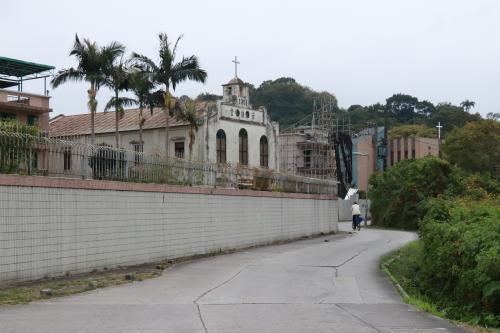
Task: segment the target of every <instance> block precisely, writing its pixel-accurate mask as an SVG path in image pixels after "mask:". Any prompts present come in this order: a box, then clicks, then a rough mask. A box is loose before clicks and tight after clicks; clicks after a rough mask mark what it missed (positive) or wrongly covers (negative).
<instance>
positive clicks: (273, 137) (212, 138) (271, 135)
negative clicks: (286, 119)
mask: <svg viewBox="0 0 500 333" xmlns="http://www.w3.org/2000/svg"><path fill="white" fill-rule="evenodd" d="M218 110H219V112H218V114H217V116H216V117H212V118H210V119H209V121H208V122H207V125H208V126H203V127H202V129H201V130H200V131H199V134H198V135H199V137H200V138H202V139H201V140H199V141H200V143H199V146H198V151H199V152H200V154H201V151H202V150H203V149H205V150H206V146H205V147H203V145H204V144H205V145H206V143H205V140H204V138H205V137H206V138H207V139H208V151H207V152H206V153H205V155H207V157H208V160H209V161H210V162H214V163H216V162H217V150H216V143H217V131H218V130H219V129H222V130H224V132H225V133H226V159H227V162H228V163H230V164H232V165H237V164H238V163H239V133H240V130H241V129H245V130H246V131H247V134H248V166H250V167H260V138H261V137H262V136H263V135H265V136H266V137H267V140H268V147H269V151H268V152H269V168H270V169H272V170H278V169H279V167H278V147H277V144H278V142H277V140H278V134H279V126H278V124H277V123H274V122H271V121H270V120H269V118H268V116H267V113H266V111H265V110H264V109H261V110H254V109H251V108H245V107H242V106H229V105H223V104H221V103H219V105H218ZM236 110H239V111H240V116H239V117H237V116H236ZM246 112H249V118H246ZM231 114H232V116H231ZM242 115H243V116H242ZM207 130H208V135H207Z"/></svg>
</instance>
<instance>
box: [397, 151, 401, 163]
mask: <svg viewBox="0 0 500 333" xmlns="http://www.w3.org/2000/svg"><path fill="white" fill-rule="evenodd" d="M399 161H401V150H398V162H399Z"/></svg>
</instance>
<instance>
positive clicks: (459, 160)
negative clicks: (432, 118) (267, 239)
mask: <svg viewBox="0 0 500 333" xmlns="http://www.w3.org/2000/svg"><path fill="white" fill-rule="evenodd" d="M443 151H444V154H445V156H446V159H448V160H449V161H450V162H451V163H453V164H456V165H458V166H459V167H460V168H462V169H464V170H465V171H468V172H480V173H489V174H491V175H492V176H496V175H497V173H498V168H499V167H500V123H499V122H496V121H494V120H482V121H477V122H471V123H468V124H467V125H465V127H463V128H460V129H455V130H453V131H452V132H451V133H450V134H449V135H448V136H447V138H446V141H445V142H444V145H443Z"/></svg>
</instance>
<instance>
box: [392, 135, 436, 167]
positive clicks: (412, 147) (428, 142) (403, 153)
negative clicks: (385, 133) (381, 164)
mask: <svg viewBox="0 0 500 333" xmlns="http://www.w3.org/2000/svg"><path fill="white" fill-rule="evenodd" d="M427 155H432V156H439V140H438V139H435V138H423V137H400V138H395V139H392V140H390V141H389V147H388V163H387V165H388V166H389V167H391V166H393V165H394V164H396V163H397V162H399V161H402V160H407V159H411V158H422V157H425V156H427Z"/></svg>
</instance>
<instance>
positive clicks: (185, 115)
mask: <svg viewBox="0 0 500 333" xmlns="http://www.w3.org/2000/svg"><path fill="white" fill-rule="evenodd" d="M178 118H179V120H181V121H184V122H185V123H187V125H188V126H189V160H190V161H191V158H192V154H193V144H194V141H195V133H196V132H197V131H198V129H199V128H200V126H201V125H203V118H202V116H200V115H198V112H197V111H196V104H195V102H193V101H191V100H189V101H187V102H186V103H185V104H184V108H183V110H182V111H181V112H180V113H179V115H178Z"/></svg>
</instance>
